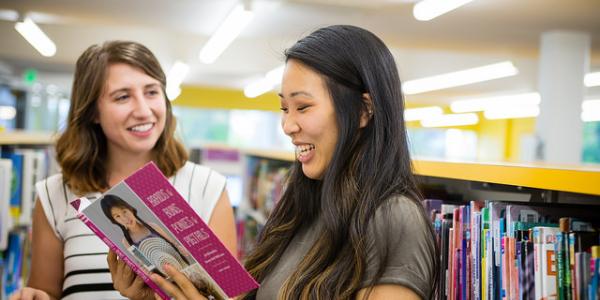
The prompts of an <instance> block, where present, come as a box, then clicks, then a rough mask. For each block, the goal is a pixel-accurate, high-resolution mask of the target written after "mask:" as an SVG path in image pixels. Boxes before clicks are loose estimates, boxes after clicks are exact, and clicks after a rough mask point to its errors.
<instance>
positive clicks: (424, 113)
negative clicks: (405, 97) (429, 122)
mask: <svg viewBox="0 0 600 300" xmlns="http://www.w3.org/2000/svg"><path fill="white" fill-rule="evenodd" d="M443 113H444V111H443V110H442V108H441V107H439V106H427V107H419V108H407V109H405V110H404V121H406V122H411V121H419V120H423V119H428V118H432V117H436V116H440V115H442V114H443Z"/></svg>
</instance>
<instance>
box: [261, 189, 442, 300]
mask: <svg viewBox="0 0 600 300" xmlns="http://www.w3.org/2000/svg"><path fill="white" fill-rule="evenodd" d="M388 209H389V210H388ZM421 209H423V208H422V207H420V205H419V204H417V203H415V202H413V201H411V200H409V199H407V198H405V197H396V198H393V199H391V200H390V206H386V205H383V206H382V207H381V208H380V209H378V210H377V212H376V214H375V218H374V219H373V220H374V221H373V222H372V223H371V224H369V232H371V233H372V234H370V235H368V236H366V237H365V238H366V239H367V240H366V243H367V253H368V257H367V269H366V272H365V275H364V277H363V281H362V286H363V287H367V286H369V284H370V283H371V281H372V279H373V278H374V276H375V273H376V272H377V269H378V267H379V255H380V254H379V253H378V251H377V250H376V248H375V242H376V240H377V242H378V243H381V244H382V245H384V247H385V249H387V251H388V263H387V265H386V266H385V267H384V271H383V275H382V276H381V278H379V279H378V280H377V282H376V283H375V284H376V285H378V284H397V285H402V286H405V287H407V288H410V289H411V290H413V291H414V292H415V293H416V294H417V295H419V296H420V297H421V298H422V299H429V298H430V296H431V293H432V290H431V282H433V278H434V272H435V270H434V269H433V267H434V262H433V261H432V259H431V258H432V257H433V256H434V253H435V238H434V237H433V236H432V235H431V234H430V232H429V230H428V229H427V226H428V224H427V222H429V220H427V219H425V218H424V217H423V214H421V213H420V212H419V210H421ZM384 214H389V217H390V219H391V223H390V222H386V221H385V220H386V219H387V218H385V217H384V216H385V215H384ZM320 227H321V222H320V221H319V220H317V221H316V222H315V223H314V224H313V225H311V226H310V227H309V228H306V229H304V230H301V231H300V232H299V233H298V234H297V235H296V236H295V237H294V238H293V239H292V241H291V242H290V245H289V246H288V247H287V248H286V250H285V252H284V253H283V255H282V256H281V258H280V259H279V262H278V263H277V265H276V266H275V268H274V269H273V271H272V272H271V273H270V274H268V275H267V276H266V277H265V279H264V280H263V281H262V282H261V286H260V288H259V289H258V291H257V294H256V299H257V300H267V299H269V300H270V299H277V295H278V293H279V290H280V289H281V287H282V286H283V283H284V282H285V280H286V279H287V278H288V277H289V276H291V275H292V273H293V272H294V271H295V270H296V268H297V266H298V264H299V262H300V259H302V258H303V257H304V256H305V255H306V253H307V252H308V250H309V249H310V248H311V247H312V246H313V244H314V242H315V239H316V238H317V237H318V235H319V232H320Z"/></svg>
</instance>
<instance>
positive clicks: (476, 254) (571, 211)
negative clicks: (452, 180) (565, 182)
mask: <svg viewBox="0 0 600 300" xmlns="http://www.w3.org/2000/svg"><path fill="white" fill-rule="evenodd" d="M424 205H425V208H426V210H427V211H428V212H429V214H430V216H431V218H432V221H433V224H434V228H435V230H436V234H437V239H438V243H439V246H440V250H441V251H440V253H441V257H440V261H441V268H440V276H439V278H440V282H439V284H440V292H439V293H438V295H437V296H438V297H437V298H438V299H450V300H479V299H484V300H486V299H487V300H504V299H509V300H530V299H536V300H539V299H560V300H563V299H564V300H570V299H576V300H586V299H589V300H597V299H599V297H598V296H599V294H598V284H599V280H600V275H599V269H600V268H599V267H600V266H599V264H600V234H599V232H598V230H597V228H598V224H597V223H594V222H598V221H600V220H598V216H599V215H600V207H593V206H592V207H589V206H588V207H582V206H579V207H578V206H573V205H570V206H567V205H559V204H554V205H552V206H543V205H534V204H527V205H523V204H517V203H506V202H499V201H471V202H470V203H468V204H460V203H458V204H456V203H454V204H453V203H444V202H443V201H441V200H431V199H430V200H425V201H424Z"/></svg>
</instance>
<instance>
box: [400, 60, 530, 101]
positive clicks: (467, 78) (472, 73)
mask: <svg viewBox="0 0 600 300" xmlns="http://www.w3.org/2000/svg"><path fill="white" fill-rule="evenodd" d="M517 73H519V70H517V68H516V67H515V66H514V65H513V63H512V62H510V61H505V62H501V63H496V64H491V65H487V66H482V67H477V68H472V69H466V70H462V71H457V72H451V73H445V74H440V75H436V76H431V77H425V78H421V79H415V80H409V81H407V82H405V83H404V85H403V86H402V91H403V92H404V93H405V94H407V95H412V94H419V93H424V92H429V91H434V90H441V89H446V88H450V87H456V86H461V85H467V84H472V83H476V82H482V81H487V80H492V79H497V78H503V77H508V76H513V75H516V74H517Z"/></svg>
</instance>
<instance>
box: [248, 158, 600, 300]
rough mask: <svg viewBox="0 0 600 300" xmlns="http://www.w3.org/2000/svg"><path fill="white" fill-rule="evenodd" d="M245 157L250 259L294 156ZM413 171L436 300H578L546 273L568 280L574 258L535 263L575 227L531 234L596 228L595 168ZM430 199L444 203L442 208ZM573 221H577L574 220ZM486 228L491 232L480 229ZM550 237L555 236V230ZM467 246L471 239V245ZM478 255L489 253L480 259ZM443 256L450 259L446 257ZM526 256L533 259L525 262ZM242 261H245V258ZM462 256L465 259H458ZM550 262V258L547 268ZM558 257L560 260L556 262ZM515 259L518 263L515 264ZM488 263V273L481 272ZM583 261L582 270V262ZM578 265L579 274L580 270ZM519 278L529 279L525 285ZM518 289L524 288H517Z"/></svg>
mask: <svg viewBox="0 0 600 300" xmlns="http://www.w3.org/2000/svg"><path fill="white" fill-rule="evenodd" d="M245 157H246V174H245V175H246V177H245V180H244V182H245V190H244V191H245V192H244V197H243V200H242V203H240V209H239V210H238V221H239V224H238V225H239V227H238V233H239V234H240V244H239V245H240V248H241V249H242V251H248V250H250V249H251V248H252V247H253V245H254V242H255V239H256V234H257V233H258V232H259V231H260V229H261V226H262V225H264V222H265V220H266V218H267V217H268V214H269V212H270V210H271V209H272V208H273V207H274V205H275V204H276V202H277V201H278V200H279V198H278V197H280V196H281V188H282V183H283V178H284V175H282V174H285V172H286V171H287V170H288V169H289V167H290V165H291V163H292V162H293V160H294V155H293V153H289V152H273V151H270V152H266V151H245ZM413 168H414V172H415V174H416V175H417V179H418V183H419V186H420V188H421V191H422V192H423V195H424V198H425V199H428V200H425V201H424V205H425V208H426V209H427V210H428V212H429V213H432V212H433V213H432V214H431V216H432V221H433V222H434V227H436V234H437V238H438V242H439V243H440V246H441V248H440V249H441V255H442V256H441V263H442V266H444V267H443V268H441V269H440V270H441V271H442V273H441V274H440V278H443V279H444V280H442V281H441V282H440V286H441V293H440V294H438V295H437V297H436V299H463V298H464V297H465V296H467V295H466V294H465V293H468V294H469V295H470V296H471V299H502V297H503V296H506V295H509V296H511V299H512V297H516V296H519V295H523V296H526V297H524V298H523V299H534V294H535V293H538V292H541V293H542V296H543V295H545V294H544V293H552V292H554V293H556V292H557V291H558V293H567V290H570V289H571V288H572V290H573V293H575V292H576V291H575V290H576V285H575V281H572V282H570V283H569V284H571V287H570V288H567V287H565V286H564V285H562V286H561V284H560V283H559V282H563V283H564V282H567V281H566V279H564V278H565V277H563V278H562V279H561V278H560V277H559V275H552V276H553V277H552V276H551V274H550V271H549V270H550V267H551V266H550V265H548V264H550V263H551V264H553V266H552V267H553V268H557V269H554V270H558V268H560V267H557V266H561V264H563V263H564V264H568V263H570V264H571V267H570V269H571V270H572V271H571V272H574V271H573V270H575V269H574V262H573V255H574V253H573V250H571V253H570V255H571V261H570V262H569V259H568V257H569V252H566V253H567V254H565V252H557V253H556V256H554V254H552V255H550V254H546V255H547V256H541V255H542V254H540V253H546V252H547V253H550V252H548V251H554V249H557V248H553V247H559V246H557V245H558V244H554V246H552V245H553V244H552V243H550V244H548V237H550V238H551V239H553V240H554V238H556V240H558V239H559V235H562V234H566V235H565V236H567V237H568V238H566V239H569V242H565V243H566V244H565V246H566V245H568V246H569V247H571V246H572V245H571V244H570V243H572V241H571V239H572V237H571V235H572V234H575V236H580V235H579V234H580V233H579V231H578V230H580V229H574V228H576V227H573V225H569V226H571V227H570V228H571V229H568V230H567V231H562V229H561V231H560V232H565V233H561V234H556V235H553V236H547V235H546V234H547V233H542V234H541V235H542V236H543V238H540V239H539V240H536V232H537V231H540V232H541V231H542V229H539V228H547V227H544V226H550V227H552V226H558V224H556V225H553V224H555V223H558V216H560V217H567V216H569V217H575V218H561V220H560V221H561V224H562V223H563V219H564V220H567V222H574V220H576V221H575V222H579V221H580V222H584V220H585V222H590V220H591V223H588V224H595V226H596V228H597V226H598V221H599V220H600V219H599V218H598V217H599V216H600V167H599V166H558V165H551V164H539V163H529V164H516V163H482V162H460V161H441V160H428V159H415V160H413ZM435 199H443V201H441V200H435ZM432 203H435V205H437V206H438V207H437V209H434V210H432V209H431V208H432V207H433V206H431V205H432ZM428 205H429V206H428ZM444 206H445V207H444ZM573 212H577V214H576V213H573ZM488 213H489V215H488ZM552 214H554V215H552ZM473 216H475V218H473ZM484 216H485V217H484ZM511 217H512V218H513V219H511ZM579 217H581V218H582V219H581V220H579V219H578V218H579ZM511 220H512V221H511ZM473 222H476V223H473ZM488 222H489V223H488ZM548 222H552V223H548ZM536 224H537V225H536ZM539 224H547V225H539ZM569 224H571V223H569ZM573 224H575V223H573ZM579 224H581V223H579ZM484 225H485V226H484ZM488 225H489V226H490V227H489V229H488V227H486V226H488ZM438 226H440V227H438ZM506 226H508V227H506ZM526 226H530V227H526ZM453 227H454V229H452V228H453ZM444 228H446V229H444ZM474 228H477V229H474ZM509 228H510V229H509ZM484 229H485V230H484ZM538 229H539V230H538ZM551 229H555V230H556V231H558V228H551ZM444 230H445V231H444ZM463 231H464V232H463ZM516 234H519V235H518V236H517V235H516ZM595 234H596V236H595V239H596V240H595V242H594V243H595V244H596V245H597V244H598V235H597V231H596V233H595ZM444 235H445V236H446V238H445V241H446V243H448V238H449V237H450V238H451V240H453V241H455V242H451V243H455V244H454V245H453V244H445V245H444V242H442V241H444ZM525 236H527V237H525ZM470 239H474V240H473V241H472V243H473V244H472V245H471V241H470ZM543 240H546V242H545V243H546V244H544V242H538V241H543ZM460 241H462V242H460ZM456 243H458V244H456ZM556 243H558V242H556ZM461 245H462V246H461ZM465 245H468V246H465ZM484 245H486V246H484ZM538 245H539V246H538ZM581 245H583V244H580V246H581ZM480 246H481V249H480V248H479V247H480ZM461 247H462V248H461ZM485 247H489V248H485ZM505 247H506V248H505ZM529 247H532V248H534V249H535V247H546V248H540V249H543V250H537V251H538V252H537V253H538V254H535V250H532V249H530V248H529ZM547 247H550V248H547ZM569 247H567V248H566V249H569ZM576 247H577V246H576ZM517 248H519V249H518V250H517ZM581 248H583V246H581ZM461 249H462V250H461ZM484 249H490V250H484ZM562 249H565V248H562ZM586 249H587V248H586ZM460 251H462V252H460ZM484 251H490V252H489V253H488V254H487V256H486V254H484ZM519 251H521V252H519ZM557 251H564V250H557ZM585 251H588V254H589V251H590V250H589V249H587V250H584V251H583V252H579V253H577V255H580V254H584V252H585ZM594 251H597V252H598V250H593V249H592V252H591V253H592V254H591V255H592V259H597V262H596V263H597V264H598V263H600V258H594V256H593V255H597V254H593V253H596V252H594ZM444 253H446V254H448V255H446V256H444ZM460 253H462V254H460ZM507 253H508V254H507ZM515 253H516V254H515ZM519 253H520V254H519ZM527 253H529V254H531V256H527ZM241 254H242V256H243V254H244V253H243V252H242V253H241ZM450 254H452V256H451V257H450ZM460 255H463V256H462V258H460ZM467 255H471V256H467ZM473 255H476V256H475V257H477V259H474V256H473ZM511 255H512V256H513V257H512V259H513V260H512V261H511ZM519 255H522V257H521V256H519ZM536 255H538V256H539V257H538V256H536ZM490 257H491V258H490ZM519 257H520V258H519ZM526 257H527V258H526ZM534 257H535V258H534ZM550 257H553V258H552V260H551V259H550ZM557 257H562V259H563V260H562V262H561V261H560V260H558V258H557ZM582 257H583V256H582ZM521 258H522V261H521V260H518V259H521ZM546 258H547V260H546ZM565 259H566V262H565ZM586 259H587V258H586ZM486 260H487V265H484V261H486ZM588 260H589V259H588ZM534 261H535V263H534ZM583 261H584V262H585V259H584V260H583ZM480 262H481V263H480ZM580 262H581V260H580ZM463 264H464V265H463ZM529 264H530V265H529ZM543 264H546V267H547V268H548V271H547V272H548V274H546V273H544V272H546V271H545V270H546V269H543V267H541V268H542V270H538V269H536V270H535V271H534V270H533V269H526V268H533V266H534V265H535V266H539V265H543ZM583 265H584V266H585V263H584V264H583ZM588 266H589V264H588ZM519 268H522V269H519ZM565 268H567V269H568V267H564V268H563V270H565ZM596 268H598V267H596ZM485 269H487V270H488V273H487V275H486V274H485V271H483V270H485ZM516 270H519V271H516ZM578 270H579V267H578ZM592 270H593V269H592ZM519 272H521V273H519ZM596 272H597V271H596ZM469 273H470V274H469ZM557 273H560V272H559V271H557ZM567 273H568V272H566V271H563V273H560V274H563V276H567V275H564V274H567ZM507 274H509V275H507ZM514 274H517V275H514ZM519 274H524V275H519ZM533 274H536V275H535V276H538V274H542V275H539V276H540V278H541V279H539V278H537V277H536V278H535V280H534V279H533V278H529V276H531V277H533ZM544 274H546V275H544ZM555 274H556V273H555ZM573 274H575V273H573ZM503 276H504V277H503ZM513 276H516V277H513ZM521 276H524V277H521ZM573 276H575V275H573ZM525 277H527V278H529V279H523V278H525ZM550 278H551V279H550ZM554 278H556V280H555V279H554ZM578 278H581V277H578ZM569 280H571V279H569ZM596 280H597V279H596ZM540 282H542V283H540ZM553 282H554V283H556V286H555V287H553V286H552V285H553V284H554V283H553ZM534 283H535V284H534ZM461 284H462V286H461ZM522 284H524V285H523V286H521V285H522ZM534 285H535V289H536V290H535V291H534V290H533V287H534ZM538 288H539V290H538ZM519 289H521V290H519ZM484 293H485V295H487V297H486V298H484V297H482V295H483V294H484ZM573 295H574V294H573ZM535 296H537V295H535ZM546 296H547V295H546ZM467 297H468V296H467ZM564 299H571V298H564Z"/></svg>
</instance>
